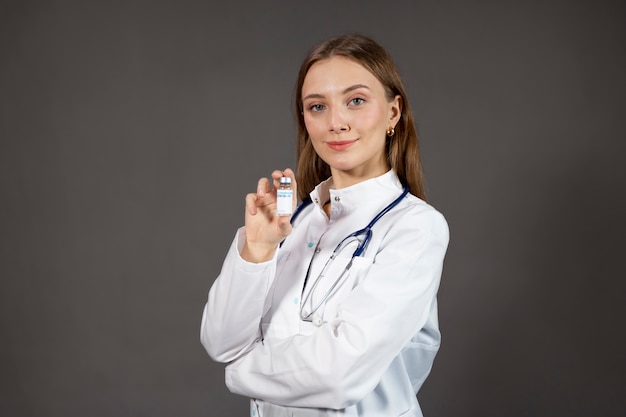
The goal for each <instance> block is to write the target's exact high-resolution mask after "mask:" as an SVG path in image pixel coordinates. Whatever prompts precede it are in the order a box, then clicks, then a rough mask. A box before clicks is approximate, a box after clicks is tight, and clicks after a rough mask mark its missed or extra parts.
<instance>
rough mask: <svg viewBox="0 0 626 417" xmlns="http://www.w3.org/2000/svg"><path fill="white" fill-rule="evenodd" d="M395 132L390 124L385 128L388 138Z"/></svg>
mask: <svg viewBox="0 0 626 417" xmlns="http://www.w3.org/2000/svg"><path fill="white" fill-rule="evenodd" d="M395 134H396V129H394V128H393V127H392V126H389V127H388V128H387V136H389V137H390V138H392V137H393V135H395Z"/></svg>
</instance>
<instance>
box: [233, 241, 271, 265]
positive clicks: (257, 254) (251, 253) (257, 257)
mask: <svg viewBox="0 0 626 417" xmlns="http://www.w3.org/2000/svg"><path fill="white" fill-rule="evenodd" d="M277 248H278V245H268V244H265V243H251V242H248V241H246V242H245V243H244V245H243V248H241V253H240V256H241V258H242V259H243V260H245V261H247V262H253V263H261V262H267V261H270V260H271V259H272V258H273V257H274V253H275V252H276V249H277Z"/></svg>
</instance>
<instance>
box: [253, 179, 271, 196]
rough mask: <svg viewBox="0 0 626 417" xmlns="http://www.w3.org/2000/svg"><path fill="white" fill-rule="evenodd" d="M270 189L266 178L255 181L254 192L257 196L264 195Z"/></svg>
mask: <svg viewBox="0 0 626 417" xmlns="http://www.w3.org/2000/svg"><path fill="white" fill-rule="evenodd" d="M269 191H270V181H269V180H268V179H267V178H261V179H260V180H259V182H258V183H257V187H256V192H257V194H258V195H259V197H264V196H265V194H267V193H268V192H269Z"/></svg>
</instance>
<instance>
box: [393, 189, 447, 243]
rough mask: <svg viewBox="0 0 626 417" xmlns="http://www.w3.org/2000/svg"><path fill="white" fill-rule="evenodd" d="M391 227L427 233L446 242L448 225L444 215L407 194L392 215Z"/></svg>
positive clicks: (400, 230) (396, 229)
mask: <svg viewBox="0 0 626 417" xmlns="http://www.w3.org/2000/svg"><path fill="white" fill-rule="evenodd" d="M390 220H391V222H392V223H393V225H392V228H393V229H395V231H397V232H403V233H407V232H408V233H410V232H419V233H420V234H429V235H432V236H435V237H438V238H440V239H443V240H445V241H446V242H447V240H448V238H449V227H448V222H447V220H446V218H445V216H444V215H443V214H442V213H441V212H440V211H438V210H437V209H436V208H435V207H433V206H432V205H430V204H428V203H427V202H426V201H424V200H422V199H420V198H418V197H416V196H414V195H412V194H407V196H406V198H405V199H404V200H403V201H402V203H401V204H399V205H398V209H397V210H396V211H395V214H394V215H393V216H390Z"/></svg>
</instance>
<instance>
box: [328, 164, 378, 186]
mask: <svg viewBox="0 0 626 417" xmlns="http://www.w3.org/2000/svg"><path fill="white" fill-rule="evenodd" d="M389 169H390V168H389V167H387V166H383V167H380V169H377V170H369V171H367V172H361V173H357V172H351V171H340V170H336V169H333V168H332V167H331V169H330V172H331V174H332V176H333V186H334V188H335V189H337V190H339V189H341V188H346V187H350V186H351V185H355V184H358V183H360V182H363V181H366V180H369V179H372V178H376V177H380V176H381V175H383V174H385V173H386V172H388V171H389Z"/></svg>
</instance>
